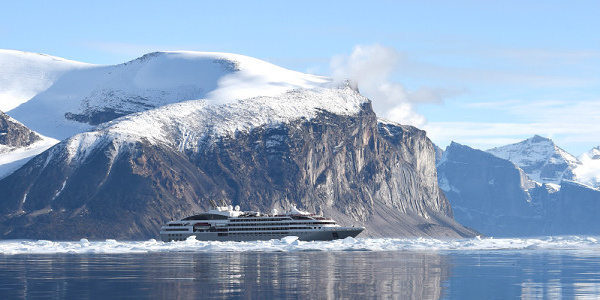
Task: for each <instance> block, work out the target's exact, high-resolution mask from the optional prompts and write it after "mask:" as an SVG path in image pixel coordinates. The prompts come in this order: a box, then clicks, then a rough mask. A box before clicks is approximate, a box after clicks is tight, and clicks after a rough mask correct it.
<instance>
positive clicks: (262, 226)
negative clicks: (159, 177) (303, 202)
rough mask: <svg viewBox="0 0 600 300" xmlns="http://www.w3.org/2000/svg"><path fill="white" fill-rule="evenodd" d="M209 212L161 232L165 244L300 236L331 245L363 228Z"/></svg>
mask: <svg viewBox="0 0 600 300" xmlns="http://www.w3.org/2000/svg"><path fill="white" fill-rule="evenodd" d="M212 203H213V208H212V209H210V210H209V211H208V212H205V213H200V214H197V215H193V216H190V217H187V218H184V219H181V220H178V221H171V222H168V223H167V224H166V225H164V226H162V227H161V229H160V239H161V240H162V241H164V242H171V241H183V240H186V239H187V238H188V237H190V236H195V237H196V239H197V240H199V241H256V240H271V239H281V238H284V237H286V236H297V237H298V239H299V240H302V241H330V240H335V239H343V238H346V237H349V236H350V237H355V236H357V235H358V234H359V233H361V232H362V231H363V230H365V228H364V227H342V226H340V225H338V224H337V223H336V222H335V221H334V220H332V219H330V218H325V217H323V216H320V215H315V214H311V213H307V212H304V211H301V210H298V209H297V208H296V207H295V206H294V207H292V209H291V211H290V212H287V213H283V214H278V213H277V210H273V211H272V213H270V214H261V213H260V212H255V211H240V207H239V206H235V207H232V206H231V205H224V203H223V204H222V205H221V206H217V205H216V203H215V202H214V201H213V202H212Z"/></svg>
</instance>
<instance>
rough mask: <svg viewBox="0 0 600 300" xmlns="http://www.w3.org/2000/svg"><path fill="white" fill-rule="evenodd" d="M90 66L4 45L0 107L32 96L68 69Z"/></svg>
mask: <svg viewBox="0 0 600 300" xmlns="http://www.w3.org/2000/svg"><path fill="white" fill-rule="evenodd" d="M90 67H93V65H89V64H84V63H80V62H76V61H70V60H66V59H62V58H58V57H54V56H49V55H45V54H37V53H28V52H21V51H14V50H2V49H0V111H4V112H7V111H10V110H12V109H14V108H16V107H17V106H19V105H20V104H22V103H25V102H27V101H29V100H31V98H33V97H35V96H36V95H38V94H40V93H42V92H44V91H45V90H47V89H48V88H50V87H51V86H52V85H53V84H54V83H55V82H56V81H57V80H58V79H59V78H61V77H62V76H63V75H65V74H67V73H70V72H73V71H76V70H82V69H87V68H90Z"/></svg>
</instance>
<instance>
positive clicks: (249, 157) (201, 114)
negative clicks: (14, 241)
mask: <svg viewBox="0 0 600 300" xmlns="http://www.w3.org/2000/svg"><path fill="white" fill-rule="evenodd" d="M21 55H25V56H29V55H32V54H21ZM40 68H41V67H40ZM42 69H43V68H42ZM48 82H50V84H48V86H45V89H43V90H41V89H40V90H39V91H38V92H37V94H35V95H33V96H31V98H30V99H25V98H26V97H25V96H23V97H22V99H21V100H19V101H21V103H20V104H19V105H18V106H17V107H15V108H12V109H10V110H9V111H8V114H9V115H11V116H13V117H14V118H15V119H17V120H19V121H21V122H22V123H23V124H24V125H26V126H27V127H30V128H32V129H34V130H36V131H38V132H40V133H41V134H43V135H47V136H50V137H55V138H57V139H61V140H62V141H61V142H60V143H59V144H57V145H55V146H53V147H52V148H50V149H48V150H47V151H45V152H43V153H41V154H40V155H37V156H36V157H35V158H33V159H32V160H30V161H29V162H27V163H26V164H25V165H23V166H22V167H21V168H19V169H17V170H16V171H15V172H14V173H12V174H10V175H9V176H7V177H5V178H3V179H0V194H1V195H3V197H2V201H0V236H3V237H30V238H63V239H64V238H80V237H81V236H82V235H83V236H85V237H90V238H106V237H113V238H148V237H155V236H156V233H157V231H158V228H159V227H160V225H161V224H163V223H164V222H166V221H168V220H170V219H172V218H179V217H183V216H185V215H188V214H190V213H191V212H193V211H198V210H203V209H206V208H207V207H208V200H210V199H215V200H219V199H223V200H226V201H228V202H229V201H231V202H232V204H234V205H242V206H243V207H245V208H248V209H253V210H262V211H268V210H270V209H271V208H278V209H286V208H288V207H289V206H290V205H292V204H298V205H299V206H300V207H303V208H305V209H307V210H310V211H323V212H324V213H325V214H328V215H331V216H333V217H334V218H336V219H337V220H339V221H340V222H341V223H346V224H362V225H364V226H365V227H367V231H368V235H371V236H421V235H429V236H473V235H474V234H475V232H474V231H472V230H469V229H467V228H464V227H463V226H461V225H460V224H458V223H456V222H455V221H454V220H453V219H452V210H451V208H450V206H449V204H448V201H447V200H446V198H445V197H444V195H443V194H442V193H441V192H440V190H439V188H438V184H437V177H436V176H437V173H436V169H435V152H434V148H433V144H432V143H431V141H429V139H428V138H427V137H426V136H425V132H423V131H420V130H418V129H416V128H414V127H410V126H402V125H399V124H394V123H390V122H380V121H378V120H377V117H376V116H375V114H374V112H373V110H372V108H371V104H370V101H369V100H368V99H366V98H365V97H363V96H362V95H360V94H359V93H358V92H357V91H356V90H354V89H352V88H351V87H350V86H349V85H348V84H347V83H344V82H337V83H334V82H333V81H332V80H331V79H328V78H323V77H318V76H314V75H309V74H303V73H298V72H294V71H290V70H285V69H283V68H280V67H277V66H274V65H272V64H269V63H266V62H263V61H260V60H257V59H254V58H249V57H245V56H241V55H235V54H224V53H198V52H159V53H152V54H148V55H145V56H143V57H141V58H139V59H136V60H134V61H131V62H129V63H126V64H122V65H116V66H93V65H85V64H82V65H77V67H76V68H75V67H73V68H71V69H68V70H66V71H64V72H63V73H61V74H60V76H58V75H57V76H56V78H54V79H53V80H51V81H48ZM21 90H23V88H22V89H21ZM22 94H23V95H24V94H27V93H22ZM16 98H18V97H16V96H15V97H12V98H10V99H16ZM15 101H16V100H15Z"/></svg>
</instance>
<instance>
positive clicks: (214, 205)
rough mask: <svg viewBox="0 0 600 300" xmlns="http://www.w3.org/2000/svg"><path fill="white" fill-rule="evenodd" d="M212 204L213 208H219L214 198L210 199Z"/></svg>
mask: <svg viewBox="0 0 600 300" xmlns="http://www.w3.org/2000/svg"><path fill="white" fill-rule="evenodd" d="M210 205H212V207H213V208H217V202H215V200H214V199H210Z"/></svg>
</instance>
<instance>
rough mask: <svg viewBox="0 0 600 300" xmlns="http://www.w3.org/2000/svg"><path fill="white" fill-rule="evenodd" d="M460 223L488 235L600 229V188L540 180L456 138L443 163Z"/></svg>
mask: <svg viewBox="0 0 600 300" xmlns="http://www.w3.org/2000/svg"><path fill="white" fill-rule="evenodd" d="M438 176H439V177H438V178H439V182H440V187H441V188H442V189H443V190H444V193H445V194H446V196H447V197H448V199H449V201H450V203H451V204H452V208H453V210H454V216H455V218H456V220H457V221H458V222H460V223H461V224H464V225H466V226H469V227H472V228H474V229H476V230H478V231H480V232H481V233H483V234H485V235H493V236H540V235H566V234H600V226H598V225H600V209H599V208H600V207H598V206H599V205H600V191H597V190H593V189H590V188H588V187H586V186H583V185H580V184H577V183H574V182H570V181H563V182H562V183H561V186H562V187H561V188H560V190H556V189H554V188H553V187H552V186H550V185H546V184H544V185H541V186H540V185H535V184H533V183H532V182H531V181H529V180H528V179H527V178H526V176H525V175H524V173H523V171H522V170H521V169H519V168H518V167H517V166H515V165H514V164H513V163H511V162H509V161H507V160H504V159H501V158H498V157H495V156H492V155H490V154H489V153H486V152H483V151H480V150H475V149H472V148H469V147H467V146H462V145H459V144H456V143H453V144H451V145H450V146H449V147H448V148H447V149H446V151H445V152H444V158H443V159H442V161H441V162H440V164H439V165H438Z"/></svg>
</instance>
